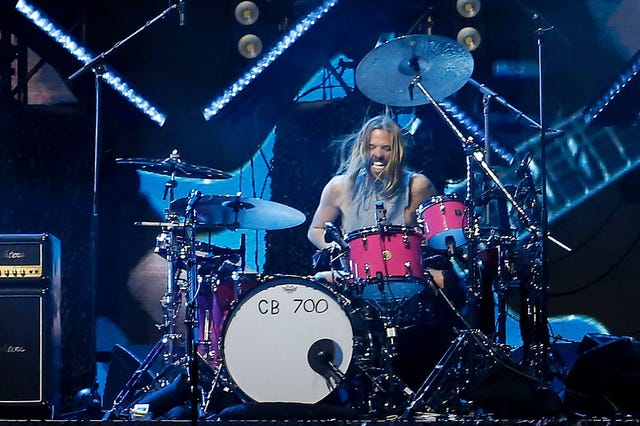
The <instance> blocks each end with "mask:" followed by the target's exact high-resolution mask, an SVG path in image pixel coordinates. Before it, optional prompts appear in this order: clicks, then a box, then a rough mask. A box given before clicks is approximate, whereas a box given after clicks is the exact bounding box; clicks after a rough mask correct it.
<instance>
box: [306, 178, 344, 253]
mask: <svg viewBox="0 0 640 426" xmlns="http://www.w3.org/2000/svg"><path fill="white" fill-rule="evenodd" d="M345 190H346V180H345V178H344V176H335V177H333V178H332V179H331V180H330V181H329V182H328V183H327V184H326V185H325V187H324V189H323V190H322V194H321V195H320V203H319V204H318V207H317V209H316V212H315V214H314V215H313V219H312V220H311V225H310V226H309V230H308V231H307V238H308V239H309V241H311V243H312V244H313V245H314V246H316V247H318V248H319V249H323V248H326V247H330V246H332V245H333V244H330V243H325V241H324V224H325V222H335V220H336V219H338V217H340V213H341V211H340V203H341V202H342V199H343V197H344V193H345Z"/></svg>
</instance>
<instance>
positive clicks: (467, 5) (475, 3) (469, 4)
mask: <svg viewBox="0 0 640 426" xmlns="http://www.w3.org/2000/svg"><path fill="white" fill-rule="evenodd" d="M481 7H482V5H481V3H480V1H479V0H458V1H457V2H456V10H457V11H458V13H459V14H460V16H462V17H464V18H473V17H475V16H476V15H478V13H480V8H481Z"/></svg>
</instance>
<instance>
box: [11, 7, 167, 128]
mask: <svg viewBox="0 0 640 426" xmlns="http://www.w3.org/2000/svg"><path fill="white" fill-rule="evenodd" d="M16 10H17V11H18V12H20V13H22V14H23V15H24V16H25V17H26V18H27V19H28V20H29V21H31V22H33V23H34V24H35V25H36V26H37V27H38V28H40V29H41V30H42V31H44V32H45V33H46V34H47V35H48V36H49V37H51V38H52V39H54V40H55V41H56V42H57V43H58V44H59V45H61V46H62V47H63V48H64V49H65V50H67V51H68V52H69V53H71V54H72V55H73V56H74V57H75V58H76V59H77V60H79V61H80V62H82V63H83V64H85V65H86V64H87V63H89V62H90V61H91V60H93V54H92V53H91V52H89V51H88V50H87V49H85V48H84V47H82V46H81V45H80V44H79V43H78V42H76V41H75V40H74V39H73V38H72V37H71V36H69V35H68V34H66V33H65V32H64V31H63V30H61V29H60V28H58V27H57V26H56V25H55V24H54V23H53V22H51V20H50V19H49V18H48V17H47V16H46V15H45V14H44V13H42V12H41V11H39V10H38V9H36V8H35V7H33V6H31V5H30V4H29V3H27V2H26V1H24V0H19V1H18V3H17V4H16ZM104 69H105V72H104V73H102V74H101V76H100V77H101V78H102V80H104V81H105V82H106V83H107V84H108V85H109V86H111V87H112V88H113V89H114V90H115V91H116V92H118V93H120V95H122V96H123V97H124V98H125V99H126V100H128V101H129V102H131V103H132V104H133V105H134V106H135V107H136V108H138V109H139V110H140V111H142V112H143V113H144V114H145V115H146V116H148V117H149V118H150V119H151V120H153V121H154V122H155V123H157V124H158V125H159V126H162V125H163V124H164V122H165V120H166V115H165V114H163V113H161V112H160V111H158V110H157V109H156V108H155V107H154V106H153V105H151V104H150V103H149V102H148V101H147V100H145V99H144V98H143V97H141V96H140V95H138V94H137V93H136V92H135V91H134V90H133V89H132V88H131V87H129V85H128V84H127V83H126V82H125V81H124V80H123V79H122V77H120V76H119V75H118V74H117V73H116V72H114V71H113V70H110V69H109V67H108V66H106V65H105V66H104Z"/></svg>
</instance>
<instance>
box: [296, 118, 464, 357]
mask: <svg viewBox="0 0 640 426" xmlns="http://www.w3.org/2000/svg"><path fill="white" fill-rule="evenodd" d="M341 142H342V148H341V152H340V154H341V160H342V161H341V164H340V166H339V169H338V172H337V174H336V175H335V176H333V177H332V178H331V179H330V180H329V182H328V183H327V184H326V185H325V187H324V189H323V190H322V195H321V196H320V203H319V205H318V207H317V209H316V212H315V214H314V216H313V220H312V221H311V225H310V227H309V230H308V233H307V237H308V238H309V241H311V243H312V244H314V245H315V246H316V247H317V248H319V249H326V250H323V251H324V252H327V251H334V250H337V249H338V247H337V246H338V244H337V243H336V242H330V243H327V242H325V223H327V222H331V223H332V224H335V225H336V226H340V227H341V229H342V233H343V234H344V235H348V234H349V233H350V232H353V231H356V230H359V229H364V228H370V227H374V226H376V225H377V224H378V220H379V219H380V218H379V217H378V216H379V215H380V214H381V211H380V210H381V207H383V209H384V210H385V211H386V212H384V214H385V216H386V221H385V223H387V224H390V225H406V226H409V227H415V226H418V223H417V215H416V210H417V208H418V207H419V206H420V205H421V204H422V203H424V202H426V201H428V200H430V199H431V197H433V196H434V195H436V188H435V187H434V185H433V183H432V182H431V181H430V180H429V179H428V178H427V177H426V176H425V175H423V174H421V173H416V172H413V171H410V170H409V169H408V168H407V167H406V166H405V164H404V160H405V158H404V141H403V137H402V131H401V129H400V127H399V126H398V124H397V123H396V122H395V121H394V120H393V119H392V118H391V117H390V116H389V115H378V116H375V117H373V118H371V119H369V120H367V121H366V122H365V123H364V125H363V126H362V127H361V128H360V129H359V130H358V131H357V132H355V133H353V134H351V135H348V136H346V137H345V138H343V139H342V141H341ZM380 202H382V204H381V203H380ZM347 272H348V271H347ZM430 273H431V275H432V276H433V278H434V281H435V283H436V284H437V285H438V286H440V287H441V288H444V287H445V286H452V287H455V286H457V285H458V284H459V282H458V280H456V279H457V277H456V276H455V274H453V273H450V271H442V270H430ZM316 278H317V279H324V280H326V281H332V275H331V273H328V274H327V273H322V272H320V273H319V274H318V275H316ZM450 282H451V284H450ZM411 352H414V351H411ZM415 352H416V355H417V353H418V352H420V351H415ZM423 355H424V354H422V355H421V356H423ZM436 359H437V358H436Z"/></svg>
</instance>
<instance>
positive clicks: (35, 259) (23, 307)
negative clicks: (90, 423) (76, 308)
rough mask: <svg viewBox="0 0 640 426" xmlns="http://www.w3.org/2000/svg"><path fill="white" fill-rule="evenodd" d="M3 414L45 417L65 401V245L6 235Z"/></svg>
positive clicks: (2, 258)
mask: <svg viewBox="0 0 640 426" xmlns="http://www.w3.org/2000/svg"><path fill="white" fill-rule="evenodd" d="M0 272H1V277H0V371H2V374H3V384H2V386H0V415H1V416H6V417H20V418H44V417H47V416H49V415H50V414H51V412H52V410H53V407H54V406H55V405H57V404H59V402H60V377H59V374H60V367H61V347H60V338H61V330H60V241H59V240H58V239H57V238H56V237H54V236H52V235H49V234H36V235H32V234H28V235H0Z"/></svg>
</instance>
